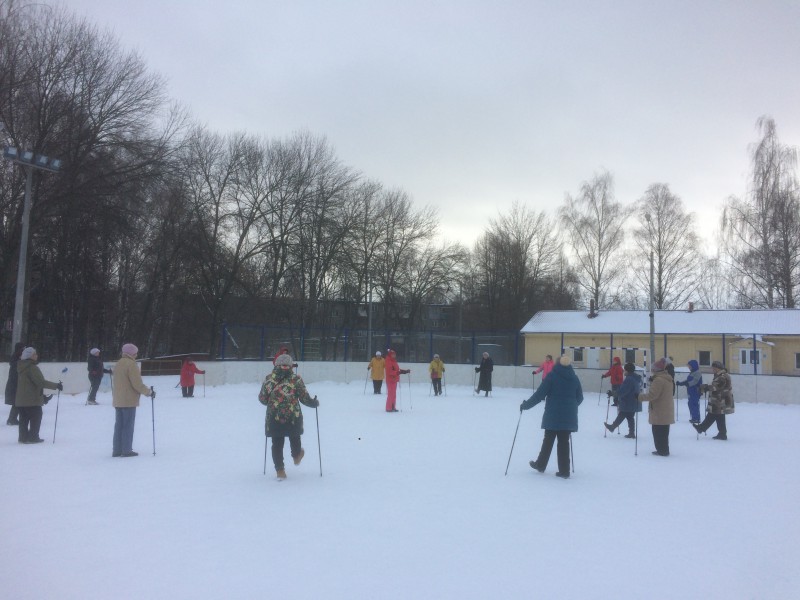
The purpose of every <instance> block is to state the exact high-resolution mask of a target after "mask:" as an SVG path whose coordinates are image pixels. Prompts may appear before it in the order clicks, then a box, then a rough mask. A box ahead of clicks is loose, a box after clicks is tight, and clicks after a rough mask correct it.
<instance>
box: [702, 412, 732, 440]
mask: <svg viewBox="0 0 800 600" xmlns="http://www.w3.org/2000/svg"><path fill="white" fill-rule="evenodd" d="M714 422H716V423H717V430H718V431H719V433H720V435H724V436H727V435H728V426H727V424H726V423H725V415H714V414H712V413H708V414H707V415H706V418H705V419H703V422H702V423H700V433H703V432H704V431H705V430H706V429H708V428H709V427H711V426H712V425H713V424H714Z"/></svg>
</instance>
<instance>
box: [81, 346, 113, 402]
mask: <svg viewBox="0 0 800 600" xmlns="http://www.w3.org/2000/svg"><path fill="white" fill-rule="evenodd" d="M100 353H101V351H100V348H92V349H91V350H89V359H88V361H87V364H86V369H87V370H88V371H89V386H90V387H89V397H88V398H87V399H86V404H93V405H96V404H97V390H99V389H100V382H101V381H102V380H103V373H109V374H110V373H111V369H106V368H105V367H104V366H103V359H102V358H101V357H100Z"/></svg>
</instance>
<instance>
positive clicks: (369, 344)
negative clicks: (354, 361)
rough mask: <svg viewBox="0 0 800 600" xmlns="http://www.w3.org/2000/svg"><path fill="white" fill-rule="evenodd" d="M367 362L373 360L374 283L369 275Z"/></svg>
mask: <svg viewBox="0 0 800 600" xmlns="http://www.w3.org/2000/svg"><path fill="white" fill-rule="evenodd" d="M367 360H372V281H371V280H370V276H369V273H367Z"/></svg>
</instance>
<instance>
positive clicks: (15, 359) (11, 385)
mask: <svg viewBox="0 0 800 600" xmlns="http://www.w3.org/2000/svg"><path fill="white" fill-rule="evenodd" d="M23 350H25V344H24V343H22V342H17V343H16V345H15V346H14V353H13V354H12V355H11V358H10V359H9V361H8V379H7V380H6V393H5V400H6V404H8V405H10V406H11V410H10V411H8V419H6V425H19V418H18V417H19V410H18V409H17V407H16V405H15V404H14V399H15V398H16V397H17V376H18V374H17V365H18V364H19V357H20V356H21V355H22V351H23Z"/></svg>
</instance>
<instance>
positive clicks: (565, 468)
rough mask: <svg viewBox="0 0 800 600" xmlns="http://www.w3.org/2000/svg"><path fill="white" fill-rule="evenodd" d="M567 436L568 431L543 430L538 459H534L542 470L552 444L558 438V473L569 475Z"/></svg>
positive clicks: (548, 457)
mask: <svg viewBox="0 0 800 600" xmlns="http://www.w3.org/2000/svg"><path fill="white" fill-rule="evenodd" d="M569 434H570V432H569V431H555V430H553V429H545V431H544V439H543V440H542V449H541V450H540V451H539V458H537V459H536V463H537V464H538V465H539V466H540V467H542V468H545V467H547V463H548V461H549V460H550V453H551V452H552V451H553V442H555V440H556V438H558V448H557V450H556V455H557V456H558V472H559V473H562V474H566V475H569Z"/></svg>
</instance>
